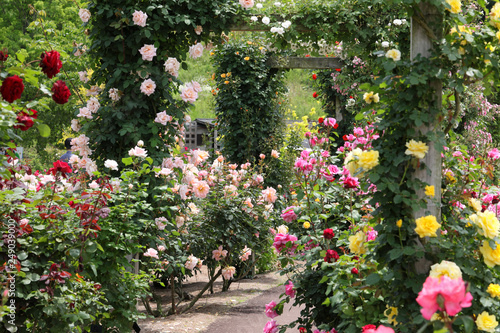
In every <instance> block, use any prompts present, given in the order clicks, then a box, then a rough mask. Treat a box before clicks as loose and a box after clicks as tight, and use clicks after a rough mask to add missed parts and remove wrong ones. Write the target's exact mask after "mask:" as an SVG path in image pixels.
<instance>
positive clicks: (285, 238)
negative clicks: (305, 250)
mask: <svg viewBox="0 0 500 333" xmlns="http://www.w3.org/2000/svg"><path fill="white" fill-rule="evenodd" d="M296 240H298V238H297V237H296V236H294V235H290V234H281V233H278V234H277V235H276V236H275V237H274V242H273V246H274V248H275V249H276V251H278V253H281V251H282V250H283V249H284V248H286V247H287V243H290V244H291V246H290V248H289V250H288V252H289V253H293V252H294V251H295V249H296V248H297V245H296V244H295V241H296Z"/></svg>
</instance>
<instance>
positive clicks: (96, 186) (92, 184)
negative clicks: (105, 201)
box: [89, 180, 99, 190]
mask: <svg viewBox="0 0 500 333" xmlns="http://www.w3.org/2000/svg"><path fill="white" fill-rule="evenodd" d="M89 187H90V188H91V189H93V190H95V189H98V188H99V184H97V183H96V181H95V180H93V181H92V183H90V184H89Z"/></svg>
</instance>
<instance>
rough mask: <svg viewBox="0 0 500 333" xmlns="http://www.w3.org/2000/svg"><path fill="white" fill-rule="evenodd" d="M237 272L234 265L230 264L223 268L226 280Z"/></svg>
mask: <svg viewBox="0 0 500 333" xmlns="http://www.w3.org/2000/svg"><path fill="white" fill-rule="evenodd" d="M235 273H236V268H235V267H234V266H228V267H224V268H223V269H222V276H223V277H224V279H226V280H230V279H231V278H232V277H233V276H234V274H235Z"/></svg>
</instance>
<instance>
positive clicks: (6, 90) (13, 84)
mask: <svg viewBox="0 0 500 333" xmlns="http://www.w3.org/2000/svg"><path fill="white" fill-rule="evenodd" d="M23 91H24V83H23V79H21V78H20V77H19V76H17V75H14V76H9V77H8V78H6V79H5V80H3V82H2V87H0V92H1V93H2V97H3V99H4V100H6V101H7V102H9V103H12V102H14V101H15V100H16V99H19V98H21V94H22V93H23Z"/></svg>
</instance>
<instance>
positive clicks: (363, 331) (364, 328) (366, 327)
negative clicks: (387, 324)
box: [361, 324, 377, 333]
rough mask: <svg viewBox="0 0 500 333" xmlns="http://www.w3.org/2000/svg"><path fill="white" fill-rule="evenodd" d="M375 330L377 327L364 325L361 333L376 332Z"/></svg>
mask: <svg viewBox="0 0 500 333" xmlns="http://www.w3.org/2000/svg"><path fill="white" fill-rule="evenodd" d="M376 329H377V326H375V325H373V324H368V325H365V326H363V327H362V328H361V330H362V331H361V333H365V332H366V331H368V330H376Z"/></svg>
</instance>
